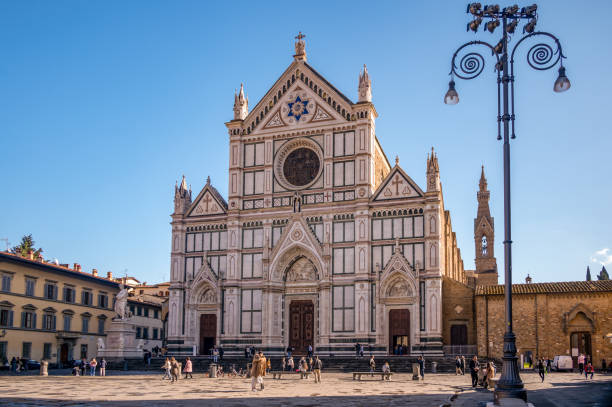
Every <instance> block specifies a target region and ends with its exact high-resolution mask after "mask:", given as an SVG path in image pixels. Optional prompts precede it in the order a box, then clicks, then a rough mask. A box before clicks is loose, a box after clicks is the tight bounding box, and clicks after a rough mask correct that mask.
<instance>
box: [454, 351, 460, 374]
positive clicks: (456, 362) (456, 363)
mask: <svg viewBox="0 0 612 407" xmlns="http://www.w3.org/2000/svg"><path fill="white" fill-rule="evenodd" d="M460 374H461V358H460V357H459V356H457V357H456V358H455V376H457V375H460Z"/></svg>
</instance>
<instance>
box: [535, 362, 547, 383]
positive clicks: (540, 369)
mask: <svg viewBox="0 0 612 407" xmlns="http://www.w3.org/2000/svg"><path fill="white" fill-rule="evenodd" d="M536 368H537V369H538V374H539V375H540V379H542V382H541V383H544V372H545V371H546V370H545V368H544V361H543V360H542V359H538V363H537V365H536Z"/></svg>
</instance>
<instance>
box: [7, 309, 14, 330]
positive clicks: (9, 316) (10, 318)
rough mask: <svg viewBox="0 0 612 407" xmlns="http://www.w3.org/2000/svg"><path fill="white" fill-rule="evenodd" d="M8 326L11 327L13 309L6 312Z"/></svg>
mask: <svg viewBox="0 0 612 407" xmlns="http://www.w3.org/2000/svg"><path fill="white" fill-rule="evenodd" d="M8 326H10V327H12V326H13V311H12V310H11V311H9V313H8Z"/></svg>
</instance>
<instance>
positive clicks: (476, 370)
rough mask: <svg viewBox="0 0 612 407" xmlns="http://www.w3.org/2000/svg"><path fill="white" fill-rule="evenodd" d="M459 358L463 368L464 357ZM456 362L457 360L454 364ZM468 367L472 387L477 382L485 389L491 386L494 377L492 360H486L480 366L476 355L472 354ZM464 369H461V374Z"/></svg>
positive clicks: (476, 384) (463, 372)
mask: <svg viewBox="0 0 612 407" xmlns="http://www.w3.org/2000/svg"><path fill="white" fill-rule="evenodd" d="M460 360H461V362H462V363H463V366H464V369H465V358H464V357H461V358H460ZM456 363H457V361H456V360H455V364H456ZM468 367H469V369H470V376H471V378H472V387H476V386H478V384H479V383H480V384H481V385H482V387H484V388H485V389H486V388H489V387H491V385H492V384H493V383H492V380H493V379H494V378H495V371H496V369H495V364H494V363H493V362H492V361H488V362H487V363H486V364H485V366H484V367H481V365H480V362H479V361H478V356H476V355H474V357H473V358H472V360H470V363H469V365H468ZM464 369H462V373H461V374H465V370H464ZM481 369H482V371H481ZM455 374H456V372H455Z"/></svg>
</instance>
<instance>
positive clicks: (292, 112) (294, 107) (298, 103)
mask: <svg viewBox="0 0 612 407" xmlns="http://www.w3.org/2000/svg"><path fill="white" fill-rule="evenodd" d="M307 106H308V101H307V100H302V99H301V98H300V97H299V96H297V97H296V98H295V100H294V101H293V102H289V113H288V114H287V117H295V120H297V121H300V117H302V116H303V115H305V114H308V109H307V108H306V107H307Z"/></svg>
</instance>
